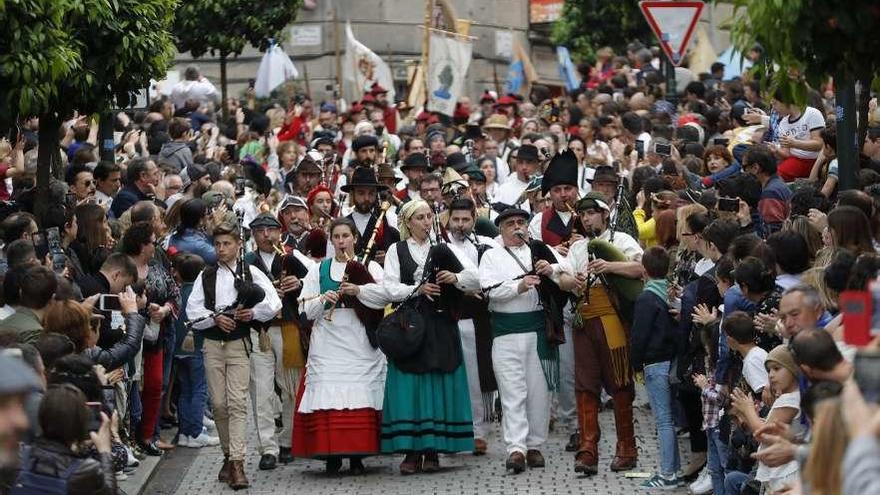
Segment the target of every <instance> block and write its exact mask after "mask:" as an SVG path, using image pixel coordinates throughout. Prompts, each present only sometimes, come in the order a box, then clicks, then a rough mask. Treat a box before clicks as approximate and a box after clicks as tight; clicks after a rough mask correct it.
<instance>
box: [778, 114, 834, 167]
mask: <svg viewBox="0 0 880 495" xmlns="http://www.w3.org/2000/svg"><path fill="white" fill-rule="evenodd" d="M824 128H825V117H824V116H823V115H822V112H820V111H819V110H817V109H815V108H813V107H807V108H806V109H805V110H804V113H803V114H802V115H801V116H800V117H798V118H796V119H794V120H791V116H788V117H785V118H784V119H779V124H778V125H777V126H776V136H777V138H782V137H785V136H788V137H790V138H792V139H797V140H800V141H804V140H808V139H810V133H811V132H812V131H817V130H820V129H824ZM790 151H791V155H792V156H795V157H797V158H803V159H805V160H815V159H816V157H817V156H819V152H818V151H805V150H801V149H796V148H791V150H790Z"/></svg>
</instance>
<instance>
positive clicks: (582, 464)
mask: <svg viewBox="0 0 880 495" xmlns="http://www.w3.org/2000/svg"><path fill="white" fill-rule="evenodd" d="M575 398H576V399H577V411H578V429H579V430H580V439H579V440H580V445H579V447H578V451H577V455H576V456H575V458H574V472H576V473H582V474H586V475H593V474H596V473H598V472H599V437H600V435H601V433H600V431H599V398H598V397H596V396H595V395H593V394H592V393H590V392H575Z"/></svg>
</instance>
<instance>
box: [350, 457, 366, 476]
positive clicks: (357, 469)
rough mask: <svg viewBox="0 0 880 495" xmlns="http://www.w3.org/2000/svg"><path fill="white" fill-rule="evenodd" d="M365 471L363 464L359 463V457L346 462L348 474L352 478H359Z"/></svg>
mask: <svg viewBox="0 0 880 495" xmlns="http://www.w3.org/2000/svg"><path fill="white" fill-rule="evenodd" d="M366 471H367V469H366V468H365V467H364V463H363V462H362V461H361V459H360V457H352V458H350V459H349V460H348V473H349V474H352V475H354V476H360V475H362V474H364V473H365V472H366Z"/></svg>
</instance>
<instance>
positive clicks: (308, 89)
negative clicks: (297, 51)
mask: <svg viewBox="0 0 880 495" xmlns="http://www.w3.org/2000/svg"><path fill="white" fill-rule="evenodd" d="M303 77H304V78H305V80H306V95H308V97H309V99H311V98H312V86H311V85H310V84H309V64H307V63H306V62H303Z"/></svg>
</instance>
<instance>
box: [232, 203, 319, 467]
mask: <svg viewBox="0 0 880 495" xmlns="http://www.w3.org/2000/svg"><path fill="white" fill-rule="evenodd" d="M250 228H251V230H252V231H253V230H254V229H259V228H277V229H280V228H281V223H280V222H278V220H276V219H275V217H273V216H272V215H271V214H270V213H262V214H260V215H259V216H258V217H257V218H256V219H255V220H254V221H253V222H251V223H250ZM288 257H293V258H294V259H295V261H294V260H290V259H285V258H288ZM245 261H247V262H248V264H250V265H252V266H255V267H257V268H258V269H259V270H260V271H261V272H263V273H264V274H266V276H267V277H268V278H269V279H270V280H273V281H277V280H280V279H281V278H282V277H284V276H286V275H293V276H298V277H301V278H302V277H305V275H306V272H307V271H308V269H309V267H311V266H312V265H314V264H315V263H314V262H313V261H312V260H310V259H309V258H308V257H306V256H305V255H303V254H301V253H299V252H298V251H293V252H292V253H291V254H285V255H284V256H279V255H277V254H276V253H275V252H274V251H272V252H268V253H267V252H264V251H262V250H259V249H258V250H256V251H252V252H250V253H248V254H247V256H245ZM291 264H295V265H296V267H297V268H296V269H291V268H290V265H291ZM293 272H296V273H293ZM296 292H298V291H296ZM296 292H291V293H288V294H286V295H285V296H284V297H282V298H281V302H282V308H281V313H280V314H278V315H277V316H276V317H275V318H274V319H272V320H270V321H268V322H266V323H265V324H264V325H263V329H262V330H261V334H260V335H258V334H257V333H252V334H251V343H252V350H251V353H250V363H251V379H250V395H251V401H252V404H253V409H254V420H255V423H256V427H257V428H256V430H257V448H258V449H259V451H260V456H261V457H260V469H272V468H274V467H275V463H276V461H279V460H280V461H281V462H283V463H288V462H290V461H291V460H293V459H292V458H291V454H290V438H291V436H292V432H293V406H294V402H295V400H296V391H297V389H298V387H299V380H300V375H301V374H302V369H303V366H304V365H305V356H304V355H303V349H302V344H301V340H300V328H299V314H298V310H297V303H296V299H297V295H298V294H297V293H296ZM261 337H262V338H261ZM266 339H268V346H266V345H265V344H266V343H267V342H266ZM261 344H263V345H261ZM276 389H277V390H280V391H281V394H280V397H279V395H278V394H276V392H275V391H276ZM279 416H280V417H281V418H282V420H283V421H284V424H285V426H284V429H283V430H282V431H281V432H276V425H275V418H277V417H279Z"/></svg>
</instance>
